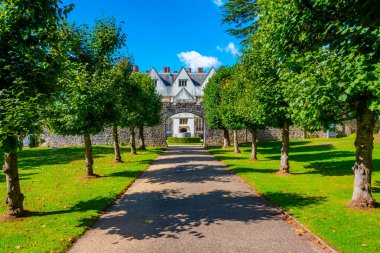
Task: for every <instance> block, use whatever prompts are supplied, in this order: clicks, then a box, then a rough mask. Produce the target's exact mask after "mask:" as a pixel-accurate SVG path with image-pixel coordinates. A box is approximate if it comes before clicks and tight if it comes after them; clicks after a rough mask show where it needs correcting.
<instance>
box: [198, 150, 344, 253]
mask: <svg viewBox="0 0 380 253" xmlns="http://www.w3.org/2000/svg"><path fill="white" fill-rule="evenodd" d="M204 149H205V150H206V151H207V152H208V153H210V154H211V155H212V156H213V157H214V158H215V159H216V160H218V161H219V162H220V163H221V164H222V165H223V166H224V167H226V169H227V170H228V171H230V172H231V173H232V174H234V175H236V176H237V177H238V178H239V179H240V181H241V182H243V183H244V184H245V185H247V186H248V187H249V188H250V189H252V190H253V191H254V192H255V193H256V195H257V196H259V197H260V198H262V199H263V200H264V201H265V202H266V203H268V204H270V205H271V206H272V207H273V208H275V209H276V210H277V211H278V212H279V213H280V215H281V214H282V215H284V216H285V217H286V220H290V221H291V222H292V223H293V224H294V225H295V226H296V227H300V228H302V229H304V230H305V231H306V232H307V234H308V236H309V237H310V239H311V240H312V241H313V242H314V243H315V244H317V245H318V246H319V247H321V248H322V249H323V250H325V251H327V252H329V253H339V252H340V251H339V250H337V249H335V248H334V247H332V246H331V245H330V244H328V243H327V242H326V241H324V240H323V239H322V238H320V237H319V236H317V235H316V234H315V233H313V232H312V231H311V230H310V229H308V228H307V227H306V226H305V225H303V224H302V223H301V222H299V221H298V220H297V219H296V218H294V217H293V216H291V215H290V214H289V213H288V212H286V211H285V210H284V209H282V208H281V207H280V206H277V205H276V204H275V203H274V202H272V201H269V200H267V199H266V198H264V197H263V196H262V194H261V193H260V191H258V190H257V189H256V188H255V186H254V185H251V184H250V183H248V182H247V181H246V180H245V179H244V178H242V177H241V176H239V174H237V172H235V171H234V170H232V169H230V168H229V167H228V165H227V164H225V163H224V162H223V161H222V160H220V159H218V158H216V157H215V156H214V155H213V154H212V153H211V152H210V151H208V148H204Z"/></svg>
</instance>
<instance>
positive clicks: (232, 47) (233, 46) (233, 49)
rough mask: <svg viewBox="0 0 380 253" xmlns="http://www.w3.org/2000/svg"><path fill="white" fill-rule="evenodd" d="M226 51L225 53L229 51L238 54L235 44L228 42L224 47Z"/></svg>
mask: <svg viewBox="0 0 380 253" xmlns="http://www.w3.org/2000/svg"><path fill="white" fill-rule="evenodd" d="M226 52H227V53H231V54H233V55H238V54H239V50H238V49H237V48H236V47H235V44H234V43H232V42H230V43H229V44H228V46H227V47H226Z"/></svg>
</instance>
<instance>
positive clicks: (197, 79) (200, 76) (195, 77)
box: [189, 73, 208, 86]
mask: <svg viewBox="0 0 380 253" xmlns="http://www.w3.org/2000/svg"><path fill="white" fill-rule="evenodd" d="M189 76H190V78H191V80H192V81H193V83H194V85H196V86H201V85H202V83H203V82H204V81H205V80H206V78H207V76H208V73H189Z"/></svg>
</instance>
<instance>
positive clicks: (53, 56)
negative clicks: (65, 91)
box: [0, 0, 71, 151]
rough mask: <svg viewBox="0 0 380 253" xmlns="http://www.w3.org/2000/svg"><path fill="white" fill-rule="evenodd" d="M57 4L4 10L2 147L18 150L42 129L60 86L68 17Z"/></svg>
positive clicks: (9, 0)
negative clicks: (64, 25)
mask: <svg viewBox="0 0 380 253" xmlns="http://www.w3.org/2000/svg"><path fill="white" fill-rule="evenodd" d="M70 8H71V7H69V8H68V9H62V8H60V6H59V2H57V1H53V0H36V1H33V2H30V1H26V0H21V1H15V0H4V1H2V2H1V5H0V38H1V40H0V48H1V50H0V85H1V86H0V146H1V147H3V149H4V150H5V151H11V150H13V151H14V150H15V149H16V148H17V146H21V143H20V142H16V143H15V142H13V141H10V142H8V140H11V139H12V140H14V139H15V138H16V139H20V140H21V139H22V136H25V135H26V134H30V133H37V132H38V131H40V130H41V124H42V118H43V117H42V112H43V109H44V107H45V105H46V103H47V102H48V101H49V99H50V98H51V95H52V94H53V93H54V92H55V91H56V90H57V89H58V88H59V86H60V85H59V83H58V82H57V78H58V75H59V73H60V69H61V67H62V66H61V64H62V62H65V59H64V58H62V54H61V52H62V47H61V46H62V45H61V43H60V40H61V39H62V37H61V36H62V34H61V33H60V30H59V28H60V26H61V24H62V19H63V18H64V14H66V13H67V12H68V11H69V9H70Z"/></svg>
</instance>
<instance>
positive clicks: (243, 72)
mask: <svg viewBox="0 0 380 253" xmlns="http://www.w3.org/2000/svg"><path fill="white" fill-rule="evenodd" d="M257 63H258V62H257V61H253V62H249V64H248V65H245V64H247V62H245V61H244V59H241V62H239V63H238V64H237V65H236V71H235V74H234V80H235V82H238V83H240V84H239V85H238V87H239V89H240V92H239V93H238V97H237V100H238V102H237V107H238V110H237V112H238V113H239V115H240V118H241V120H242V123H243V124H244V126H245V128H246V129H248V130H249V131H250V132H251V135H252V151H251V160H253V161H256V160H257V131H258V130H259V129H265V128H266V127H267V125H269V124H270V119H271V118H270V111H269V110H268V109H269V107H267V105H266V103H263V101H262V100H261V99H262V97H263V96H262V94H260V80H262V79H263V78H261V79H260V77H259V76H257V75H255V73H252V72H251V71H252V70H256V68H254V69H253V68H252V66H251V64H257ZM256 67H259V66H256ZM260 67H262V66H260Z"/></svg>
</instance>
